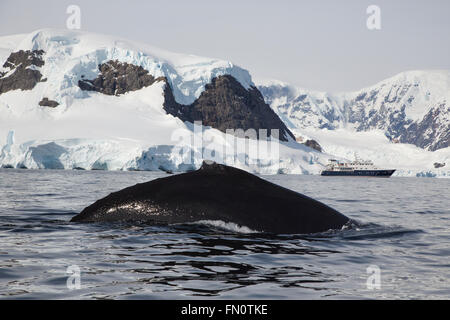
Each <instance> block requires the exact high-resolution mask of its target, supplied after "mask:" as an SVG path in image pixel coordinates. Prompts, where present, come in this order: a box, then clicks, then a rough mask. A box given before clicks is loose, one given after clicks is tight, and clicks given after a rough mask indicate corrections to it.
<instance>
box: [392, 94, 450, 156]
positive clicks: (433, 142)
mask: <svg viewBox="0 0 450 320" xmlns="http://www.w3.org/2000/svg"><path fill="white" fill-rule="evenodd" d="M449 114H450V106H448V107H447V106H446V105H445V103H443V104H441V105H440V106H438V107H435V108H432V109H431V110H430V111H429V112H428V113H427V114H426V115H425V116H424V117H423V119H422V120H421V121H416V122H413V123H412V124H411V125H409V127H408V128H405V130H404V132H403V134H402V135H400V137H399V138H400V142H404V143H412V144H415V145H416V146H418V147H421V148H424V149H428V150H430V151H435V150H438V149H442V148H447V147H448V146H450V125H449V124H448V123H446V122H447V121H446V119H448V118H447V117H448V115H449Z"/></svg>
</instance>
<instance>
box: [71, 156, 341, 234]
mask: <svg viewBox="0 0 450 320" xmlns="http://www.w3.org/2000/svg"><path fill="white" fill-rule="evenodd" d="M204 220H221V221H224V222H232V223H235V224H238V225H240V226H246V227H248V228H250V229H252V230H255V231H259V232H267V233H276V234H310V233H318V232H324V231H327V230H330V229H340V228H342V227H343V226H344V225H345V224H346V223H347V222H348V221H349V218H347V217H346V216H344V215H342V214H341V213H339V212H337V211H336V210H334V209H332V208H330V207H329V206H327V205H325V204H323V203H321V202H319V201H316V200H314V199H312V198H310V197H307V196H305V195H302V194H300V193H297V192H294V191H292V190H289V189H286V188H283V187H281V186H278V185H276V184H273V183H271V182H268V181H266V180H264V179H262V178H260V177H257V176H255V175H252V174H250V173H248V172H246V171H244V170H240V169H237V168H234V167H229V166H225V165H221V164H217V163H206V162H204V163H203V165H202V166H201V168H200V169H198V170H197V171H192V172H188V173H183V174H178V175H173V176H169V177H164V178H160V179H156V180H152V181H150V182H146V183H140V184H137V185H135V186H132V187H128V188H125V189H123V190H121V191H118V192H114V193H111V194H110V195H108V196H107V197H105V198H103V199H100V200H98V201H96V202H95V203H93V204H92V205H90V206H88V207H86V208H85V209H84V210H83V211H82V212H81V213H79V214H78V215H76V216H74V217H73V218H72V220H71V221H73V222H108V221H111V222H112V221H145V222H149V223H154V224H177V223H190V222H198V221H204Z"/></svg>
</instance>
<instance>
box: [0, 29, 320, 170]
mask: <svg viewBox="0 0 450 320" xmlns="http://www.w3.org/2000/svg"><path fill="white" fill-rule="evenodd" d="M0 59H1V60H2V65H3V67H2V68H1V69H0V139H3V141H2V140H0V166H3V167H27V168H60V169H73V168H77V169H109V170H158V169H161V170H170V171H184V170H190V169H194V168H197V167H198V166H199V165H200V164H201V162H202V160H203V159H204V158H209V159H211V158H212V159H213V160H216V159H222V160H223V161H226V163H230V162H231V164H233V165H235V166H238V167H242V168H244V169H247V170H250V171H254V172H260V173H277V172H287V173H318V172H319V171H320V170H321V168H322V167H323V165H324V164H325V162H326V161H327V158H328V155H325V154H322V153H320V152H316V151H315V150H313V149H310V148H308V147H306V146H304V145H302V144H299V143H297V142H295V140H294V136H293V135H292V133H291V131H290V130H289V129H288V128H287V127H286V125H285V124H284V123H283V122H282V121H281V120H280V119H279V118H278V116H277V115H276V113H275V112H274V111H273V110H272V109H271V108H270V107H269V106H268V105H267V104H266V103H265V101H264V99H263V97H262V95H261V93H260V92H259V91H258V89H257V88H256V87H255V85H254V83H253V82H252V79H251V76H250V74H249V73H248V72H247V71H246V70H244V69H242V68H240V67H238V66H235V65H234V64H232V63H230V62H227V61H223V60H218V59H211V58H203V57H198V56H193V55H184V54H176V53H171V52H167V51H164V50H161V49H158V48H154V47H151V46H148V45H146V44H142V43H135V42H130V41H127V40H124V39H118V38H115V37H110V36H104V35H97V34H90V33H84V32H79V31H70V30H53V29H43V30H38V31H35V32H32V33H30V34H22V35H15V36H8V37H0ZM195 120H201V121H202V123H203V126H201V130H200V131H199V130H196V129H195V128H196V127H195V126H193V124H192V122H193V121H195ZM239 128H241V129H243V130H247V129H250V128H254V129H256V130H259V129H278V130H279V140H277V139H272V140H270V141H266V140H265V139H263V136H262V135H261V134H262V133H264V132H262V133H261V132H259V131H257V132H256V134H257V136H255V138H256V137H257V138H259V139H246V138H245V137H242V136H239V134H237V133H235V134H234V135H231V134H227V133H226V132H225V131H226V129H239ZM269 134H272V132H271V131H269ZM236 136H238V137H237V138H236ZM2 137H4V138H2ZM205 137H206V138H205ZM233 139H235V141H238V142H239V141H240V142H243V145H244V146H246V147H247V148H246V149H244V150H241V149H237V150H236V151H235V153H234V155H233V159H229V153H228V149H227V148H228V147H230V141H234V140H233ZM198 140H200V141H207V142H208V143H209V144H205V143H204V144H201V143H200V145H199V144H195V143H191V142H192V141H194V142H195V141H198ZM267 146H269V148H268V150H272V151H273V152H267V153H266V154H265V155H264V156H262V155H261V152H262V150H264V147H267ZM186 150H188V152H186ZM224 150H225V151H224ZM275 150H279V152H274V151H275ZM262 160H263V161H262Z"/></svg>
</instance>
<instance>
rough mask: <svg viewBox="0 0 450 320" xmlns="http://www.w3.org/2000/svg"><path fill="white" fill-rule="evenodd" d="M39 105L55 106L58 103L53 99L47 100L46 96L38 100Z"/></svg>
mask: <svg viewBox="0 0 450 320" xmlns="http://www.w3.org/2000/svg"><path fill="white" fill-rule="evenodd" d="M39 105H40V106H42V107H50V108H56V107H57V106H59V103H58V102H56V101H54V100H49V99H48V98H43V99H42V100H41V101H40V102H39Z"/></svg>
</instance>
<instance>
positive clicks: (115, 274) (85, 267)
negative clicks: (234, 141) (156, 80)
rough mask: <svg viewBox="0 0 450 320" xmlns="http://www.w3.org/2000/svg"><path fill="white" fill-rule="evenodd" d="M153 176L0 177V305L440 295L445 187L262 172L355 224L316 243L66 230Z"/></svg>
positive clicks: (445, 269)
mask: <svg viewBox="0 0 450 320" xmlns="http://www.w3.org/2000/svg"><path fill="white" fill-rule="evenodd" d="M162 176H165V174H161V173H154V172H153V173H152V172H104V171H59V170H36V171H34V170H7V169H5V170H0V298H2V299H5V298H13V299H25V298H26V299H30V298H31V299H35V298H39V299H103V298H118V299H142V298H144V299H186V298H188V299H191V298H192V299H195V298H224V299H225V298H227V299H228V298H230V299H310V298H312V299H316V298H328V299H355V298H369V299H372V298H394V299H396V298H400V299H409V298H419V299H432V298H437V299H449V298H450V209H449V208H450V180H449V179H426V178H389V179H376V178H351V177H346V178H345V177H344V178H340V177H320V176H297V175H276V176H265V177H264V178H265V179H267V180H269V181H272V182H274V183H277V184H280V185H282V186H285V187H287V188H290V189H293V190H296V191H299V192H301V193H304V194H306V195H309V196H311V197H313V198H316V199H318V200H320V201H322V202H324V203H326V204H328V205H330V206H332V207H334V208H336V209H337V210H339V211H341V212H342V213H344V214H346V215H347V216H349V217H350V218H353V219H355V220H356V221H357V222H358V223H357V224H355V225H351V226H349V227H348V228H346V229H345V230H341V231H336V232H328V233H324V234H319V235H310V236H298V235H297V236H268V235H262V234H248V233H240V232H236V231H233V230H232V229H222V228H219V227H212V226H205V225H187V226H167V227H161V226H159V227H155V226H149V225H143V224H140V225H131V224H117V223H116V224H74V223H69V222H68V221H69V220H70V218H71V217H72V216H73V215H75V214H76V213H78V212H79V211H81V210H82V209H83V208H84V207H85V206H87V205H89V204H91V203H92V202H93V201H95V200H97V199H99V198H101V197H103V196H105V195H107V194H109V193H110V192H113V191H117V190H119V189H121V188H123V187H126V186H129V185H133V184H135V183H138V182H144V181H148V180H151V179H155V178H157V177H162ZM68 267H71V268H72V269H71V270H77V268H79V271H80V277H79V280H80V282H79V283H80V288H79V289H76V288H75V289H70V288H68V286H67V283H68V280H69V284H74V283H75V284H76V283H77V282H76V281H73V279H75V278H76V277H75V278H74V277H73V275H72V273H67V271H68ZM74 268H75V269H74ZM367 268H369V271H370V272H372V271H373V270H379V279H380V282H373V281H372V280H373V279H377V277H375V278H374V275H373V274H372V273H368V270H367ZM370 268H371V269H370ZM71 275H72V277H70V276H71ZM376 275H378V274H376ZM368 277H371V278H370V281H369V282H370V283H371V284H374V283H375V284H376V285H375V288H373V287H368V286H367V280H368ZM378 284H379V287H378V286H377V285H378ZM69 287H70V286H69Z"/></svg>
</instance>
